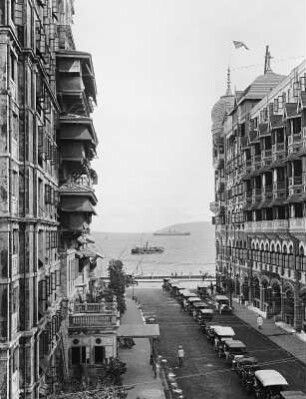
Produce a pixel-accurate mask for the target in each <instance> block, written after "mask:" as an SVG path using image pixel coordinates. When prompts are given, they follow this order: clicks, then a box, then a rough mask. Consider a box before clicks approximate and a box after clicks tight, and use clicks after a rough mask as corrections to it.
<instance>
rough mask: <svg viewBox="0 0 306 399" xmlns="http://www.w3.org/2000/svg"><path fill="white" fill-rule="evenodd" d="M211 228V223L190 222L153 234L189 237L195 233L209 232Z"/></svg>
mask: <svg viewBox="0 0 306 399" xmlns="http://www.w3.org/2000/svg"><path fill="white" fill-rule="evenodd" d="M209 227H210V228H211V224H210V223H209V222H190V223H179V224H175V225H171V226H167V227H164V228H162V229H160V230H157V231H155V232H154V233H153V235H155V236H189V235H191V234H193V233H197V232H198V231H199V230H202V231H203V230H207V229H208V228H209Z"/></svg>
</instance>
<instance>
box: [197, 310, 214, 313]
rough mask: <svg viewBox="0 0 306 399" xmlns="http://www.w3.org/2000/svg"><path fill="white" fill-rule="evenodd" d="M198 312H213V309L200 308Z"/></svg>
mask: <svg viewBox="0 0 306 399" xmlns="http://www.w3.org/2000/svg"><path fill="white" fill-rule="evenodd" d="M200 312H201V313H203V314H213V313H214V311H213V309H200Z"/></svg>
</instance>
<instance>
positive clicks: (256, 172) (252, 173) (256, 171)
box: [250, 169, 260, 176]
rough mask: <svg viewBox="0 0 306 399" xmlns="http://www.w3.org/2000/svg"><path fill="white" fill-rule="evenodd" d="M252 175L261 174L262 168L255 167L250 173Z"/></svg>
mask: <svg viewBox="0 0 306 399" xmlns="http://www.w3.org/2000/svg"><path fill="white" fill-rule="evenodd" d="M250 175H251V176H259V175H260V170H259V169H255V170H252V172H251V173H250Z"/></svg>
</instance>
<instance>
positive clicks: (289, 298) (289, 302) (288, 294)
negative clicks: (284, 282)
mask: <svg viewBox="0 0 306 399" xmlns="http://www.w3.org/2000/svg"><path fill="white" fill-rule="evenodd" d="M283 314H284V321H285V323H287V324H291V325H293V324H294V292H293V290H292V289H291V288H287V290H286V291H285V293H284V312H283Z"/></svg>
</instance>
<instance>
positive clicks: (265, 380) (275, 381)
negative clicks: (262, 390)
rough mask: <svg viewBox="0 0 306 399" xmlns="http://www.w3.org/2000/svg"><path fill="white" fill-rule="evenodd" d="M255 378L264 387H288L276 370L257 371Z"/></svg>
mask: <svg viewBox="0 0 306 399" xmlns="http://www.w3.org/2000/svg"><path fill="white" fill-rule="evenodd" d="M255 377H256V378H257V379H258V380H259V381H260V382H261V384H262V385H263V386H264V387H267V386H272V385H288V382H287V381H286V380H285V378H284V377H283V376H282V375H281V373H279V372H278V371H276V370H257V371H255Z"/></svg>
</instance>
